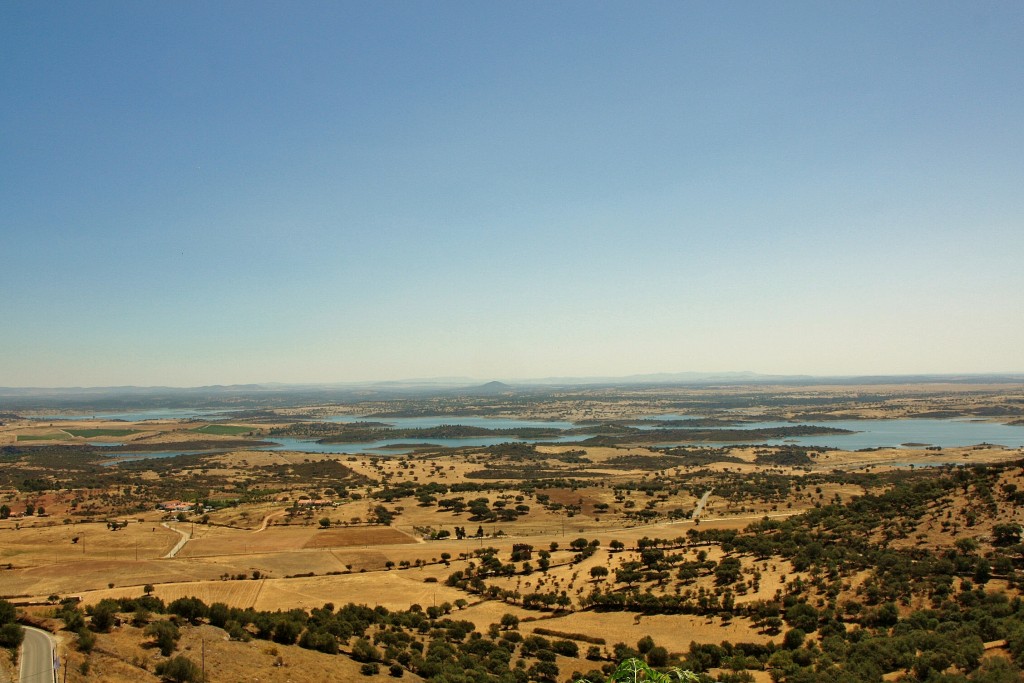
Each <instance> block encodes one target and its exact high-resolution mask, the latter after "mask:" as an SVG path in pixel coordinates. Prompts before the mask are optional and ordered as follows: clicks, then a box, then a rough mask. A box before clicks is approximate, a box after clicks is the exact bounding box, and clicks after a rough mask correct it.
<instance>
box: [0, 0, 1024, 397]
mask: <svg viewBox="0 0 1024 683" xmlns="http://www.w3.org/2000/svg"><path fill="white" fill-rule="evenodd" d="M1021 35H1024V5H1021V4H1019V3H1000V2H996V3H986V4H982V5H978V4H969V3H968V4H965V3H955V2H907V3H899V4H892V3H882V2H868V3H847V4H835V3H832V4H821V3H811V2H780V3H771V4H764V3H755V2H737V3H731V4H724V5H723V4H715V3H671V2H652V3H648V4H645V5H643V6H641V7H635V6H632V5H629V6H627V5H618V4H614V3H585V2H573V1H569V2H564V3H555V4H551V3H541V2H529V1H528V2H521V3H507V4H502V3H491V4H479V3H470V2H460V1H454V2H447V3H437V4H421V5H417V4H409V3H389V2H381V3H356V2H338V3H314V4H286V5H285V4H274V3H267V2H253V3H248V2H247V3H242V2H233V1H225V2H220V3H214V4H174V5H171V4H139V3H131V2H125V1H117V0H115V1H113V2H109V3H103V4H74V3H28V2H8V3H3V4H2V5H0V89H2V91H3V93H4V97H3V98H2V101H0V130H2V131H3V134H2V135H0V159H2V160H3V162H2V163H0V205H2V206H3V207H4V211H3V212H2V215H0V234H3V236H4V240H3V245H4V254H5V261H4V267H3V268H2V269H0V302H2V303H0V320H3V322H4V324H5V329H4V333H3V334H2V335H0V386H23V387H33V386H35V387H47V386H50V387H61V386H63V387H67V386H119V385H136V386H159V385H169V386H203V385H213V384H222V385H229V384H247V383H254V382H261V383H262V382H282V383H300V384H301V383H333V382H358V381H364V382H365V381H389V380H400V379H402V378H409V377H443V376H457V375H458V376H470V377H481V378H495V377H496V378H515V377H521V378H537V377H553V376H565V377H588V376H628V375H638V374H649V373H657V372H661V371H663V369H664V368H680V367H682V368H691V367H696V368H733V367H741V368H749V369H751V370H753V371H756V372H759V373H763V374H772V375H796V374H806V375H813V376H858V375H921V374H934V373H940V374H941V373H946V374H948V373H950V372H955V373H964V374H991V373H1007V371H1008V369H1009V371H1011V374H1012V372H1018V371H1020V370H1021V369H1022V368H1021V353H1020V349H1021V348H1024V315H1022V314H1021V312H1022V311H1024V269H1022V268H1021V267H1020V258H1021V254H1024V198H1022V194H1021V191H1020V188H1021V187H1024V164H1022V163H1021V157H1020V149H1021V147H1022V143H1024V127H1022V126H1021V125H1020V122H1021V121H1024V83H1022V80H1024V50H1021V49H1020V37H1021Z"/></svg>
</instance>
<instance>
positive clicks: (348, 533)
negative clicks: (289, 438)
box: [302, 527, 416, 548]
mask: <svg viewBox="0 0 1024 683" xmlns="http://www.w3.org/2000/svg"><path fill="white" fill-rule="evenodd" d="M398 543H416V539H415V538H413V537H412V536H409V535H408V534H404V533H402V532H401V531H399V530H398V529H392V528H391V527H373V528H370V529H328V530H325V531H319V532H317V534H316V535H315V536H313V537H312V538H311V539H309V540H308V541H306V543H305V545H303V546H302V547H303V548H343V547H347V546H353V545H394V544H398Z"/></svg>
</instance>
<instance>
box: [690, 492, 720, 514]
mask: <svg viewBox="0 0 1024 683" xmlns="http://www.w3.org/2000/svg"><path fill="white" fill-rule="evenodd" d="M714 490H715V489H713V488H710V489H708V490H707V491H705V492H704V495H703V496H701V497H700V500H698V501H697V506H696V507H695V508H693V514H692V515H690V519H697V518H698V517H700V513H702V512H704V506H705V505H706V504H707V502H708V498H710V497H711V492H712V491H714Z"/></svg>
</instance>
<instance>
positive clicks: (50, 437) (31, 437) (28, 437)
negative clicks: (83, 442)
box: [18, 432, 68, 441]
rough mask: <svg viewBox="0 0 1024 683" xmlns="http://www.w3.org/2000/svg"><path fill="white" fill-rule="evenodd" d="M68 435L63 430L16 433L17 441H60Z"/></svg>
mask: <svg viewBox="0 0 1024 683" xmlns="http://www.w3.org/2000/svg"><path fill="white" fill-rule="evenodd" d="M67 437H68V435H67V434H65V433H64V432H57V433H56V434H18V441H61V440H62V439H66V438H67Z"/></svg>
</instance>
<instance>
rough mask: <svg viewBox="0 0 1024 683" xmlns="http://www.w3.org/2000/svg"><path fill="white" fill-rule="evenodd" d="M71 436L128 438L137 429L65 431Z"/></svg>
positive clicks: (136, 431)
mask: <svg viewBox="0 0 1024 683" xmlns="http://www.w3.org/2000/svg"><path fill="white" fill-rule="evenodd" d="M64 431H66V432H67V433H68V434H70V435H71V436H84V437H86V438H91V437H94V436H129V435H130V434H136V433H138V431H139V430H137V429H65V430H64Z"/></svg>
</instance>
